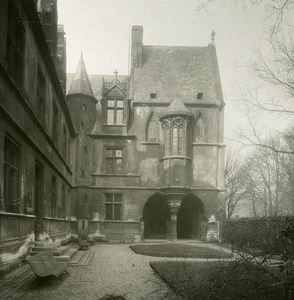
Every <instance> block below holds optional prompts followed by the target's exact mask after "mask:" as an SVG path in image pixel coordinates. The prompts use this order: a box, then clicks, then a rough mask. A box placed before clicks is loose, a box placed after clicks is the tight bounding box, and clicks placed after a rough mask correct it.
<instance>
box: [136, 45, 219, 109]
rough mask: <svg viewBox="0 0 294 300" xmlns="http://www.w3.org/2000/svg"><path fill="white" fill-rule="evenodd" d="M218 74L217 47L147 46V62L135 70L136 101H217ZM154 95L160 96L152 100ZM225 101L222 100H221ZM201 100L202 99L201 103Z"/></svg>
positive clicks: (145, 47)
mask: <svg viewBox="0 0 294 300" xmlns="http://www.w3.org/2000/svg"><path fill="white" fill-rule="evenodd" d="M216 71H217V72H218V67H217V60H216V53H215V47H214V46H213V45H209V46H207V47H182V46H179V47H178V46H143V63H142V67H141V68H135V69H134V95H133V97H134V101H136V102H137V101H138V102H145V101H154V102H170V101H171V99H173V98H174V97H175V95H177V94H178V95H179V97H180V98H181V100H182V101H183V102H184V103H187V102H195V101H197V94H198V92H201V93H203V95H204V96H203V101H204V100H205V102H215V101H216V99H217V98H222V96H217V93H218V92H217V88H216V86H215V80H216V76H217V75H218V74H216V73H217V72H216ZM150 93H157V96H156V99H150ZM218 100H219V101H220V102H222V99H218ZM198 101H199V100H198Z"/></svg>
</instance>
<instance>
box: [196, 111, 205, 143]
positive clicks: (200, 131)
mask: <svg viewBox="0 0 294 300" xmlns="http://www.w3.org/2000/svg"><path fill="white" fill-rule="evenodd" d="M195 142H204V121H203V116H202V114H201V115H199V116H198V117H197V119H196V123H195Z"/></svg>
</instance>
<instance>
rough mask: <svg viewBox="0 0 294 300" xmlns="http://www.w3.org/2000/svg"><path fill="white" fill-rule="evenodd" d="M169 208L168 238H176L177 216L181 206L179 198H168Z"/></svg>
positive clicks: (173, 239) (174, 239)
mask: <svg viewBox="0 0 294 300" xmlns="http://www.w3.org/2000/svg"><path fill="white" fill-rule="evenodd" d="M168 206H169V208H170V239H171V240H172V241H176V240H177V216H178V211H179V208H180V206H181V200H168Z"/></svg>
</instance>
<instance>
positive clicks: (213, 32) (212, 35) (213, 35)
mask: <svg viewBox="0 0 294 300" xmlns="http://www.w3.org/2000/svg"><path fill="white" fill-rule="evenodd" d="M215 35H216V33H215V31H214V30H212V32H211V43H212V44H214V39H215V38H214V37H215Z"/></svg>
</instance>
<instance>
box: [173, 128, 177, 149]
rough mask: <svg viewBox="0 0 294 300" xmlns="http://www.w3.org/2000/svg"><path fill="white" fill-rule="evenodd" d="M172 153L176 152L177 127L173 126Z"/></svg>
mask: <svg viewBox="0 0 294 300" xmlns="http://www.w3.org/2000/svg"><path fill="white" fill-rule="evenodd" d="M172 153H173V155H177V154H178V128H177V127H173V152H172Z"/></svg>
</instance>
